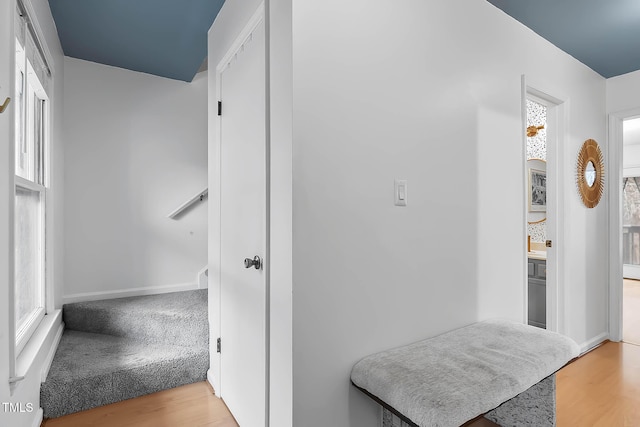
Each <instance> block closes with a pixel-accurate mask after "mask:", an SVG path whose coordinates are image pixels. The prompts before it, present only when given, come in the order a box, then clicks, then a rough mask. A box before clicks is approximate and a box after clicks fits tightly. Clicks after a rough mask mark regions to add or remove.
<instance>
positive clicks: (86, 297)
mask: <svg viewBox="0 0 640 427" xmlns="http://www.w3.org/2000/svg"><path fill="white" fill-rule="evenodd" d="M196 289H199V287H198V283H197V282H191V283H179V284H175V285H164V286H147V287H141V288H130V289H116V290H113V291H100V292H83V293H78V294H70V295H65V296H63V297H62V299H63V304H70V303H74V302H83V301H97V300H102V299H114V298H123V297H135V296H140V295H155V294H167V293H170V292H180V291H192V290H196Z"/></svg>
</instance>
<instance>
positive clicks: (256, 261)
mask: <svg viewBox="0 0 640 427" xmlns="http://www.w3.org/2000/svg"><path fill="white" fill-rule="evenodd" d="M252 266H253V267H255V269H256V270H260V267H262V260H261V259H260V257H259V256H258V255H256V256H254V257H253V259H251V258H245V259H244V268H251V267H252Z"/></svg>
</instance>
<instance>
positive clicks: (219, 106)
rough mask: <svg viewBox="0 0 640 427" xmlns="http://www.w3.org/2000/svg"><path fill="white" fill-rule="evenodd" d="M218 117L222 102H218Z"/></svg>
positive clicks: (220, 113)
mask: <svg viewBox="0 0 640 427" xmlns="http://www.w3.org/2000/svg"><path fill="white" fill-rule="evenodd" d="M218 115H219V116H221V115H222V101H218Z"/></svg>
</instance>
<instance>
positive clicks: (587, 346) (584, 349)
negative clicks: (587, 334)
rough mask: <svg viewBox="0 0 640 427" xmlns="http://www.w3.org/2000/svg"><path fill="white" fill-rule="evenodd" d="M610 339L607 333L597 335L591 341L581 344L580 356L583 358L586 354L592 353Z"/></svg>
mask: <svg viewBox="0 0 640 427" xmlns="http://www.w3.org/2000/svg"><path fill="white" fill-rule="evenodd" d="M607 339H609V334H608V333H606V332H603V333H601V334H600V335H596V336H595V337H593V338H591V339H590V340H589V341H585V342H583V343H581V344H580V356H583V355H584V354H585V353H588V352H590V351H591V350H593V349H594V348H596V347H597V346H599V345H600V344H602V343H603V342H604V341H606V340H607Z"/></svg>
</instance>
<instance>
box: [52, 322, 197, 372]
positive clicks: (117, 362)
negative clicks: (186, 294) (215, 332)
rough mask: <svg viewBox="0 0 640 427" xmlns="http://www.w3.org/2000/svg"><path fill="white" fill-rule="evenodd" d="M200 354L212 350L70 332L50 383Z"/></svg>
mask: <svg viewBox="0 0 640 427" xmlns="http://www.w3.org/2000/svg"><path fill="white" fill-rule="evenodd" d="M200 353H208V350H207V349H203V348H197V347H184V346H175V345H168V344H153V343H148V342H141V341H139V340H135V339H131V338H123V337H116V336H112V335H104V334H96V333H91V332H80V331H73V330H68V329H67V330H65V331H64V333H63V334H62V339H61V340H60V344H59V346H58V350H57V351H56V354H55V357H54V360H53V363H52V365H51V369H50V371H49V375H48V376H47V380H46V381H50V380H54V379H55V380H63V381H73V380H75V379H77V378H81V379H85V378H90V377H96V376H99V375H102V374H104V373H109V372H115V371H120V370H126V369H135V368H138V367H141V366H146V365H149V364H151V363H155V362H157V361H159V360H163V361H166V360H171V359H180V358H184V357H188V356H190V355H196V354H200Z"/></svg>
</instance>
